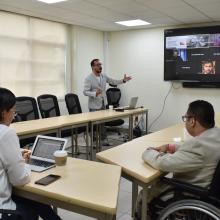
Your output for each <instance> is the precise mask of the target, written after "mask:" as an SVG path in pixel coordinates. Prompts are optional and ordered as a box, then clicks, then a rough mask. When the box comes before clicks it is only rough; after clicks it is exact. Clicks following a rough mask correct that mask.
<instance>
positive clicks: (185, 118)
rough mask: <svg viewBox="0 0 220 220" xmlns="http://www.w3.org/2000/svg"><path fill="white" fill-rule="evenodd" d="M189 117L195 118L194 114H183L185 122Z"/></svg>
mask: <svg viewBox="0 0 220 220" xmlns="http://www.w3.org/2000/svg"><path fill="white" fill-rule="evenodd" d="M188 118H194V116H192V115H183V116H182V120H183V122H186V120H187V119H188Z"/></svg>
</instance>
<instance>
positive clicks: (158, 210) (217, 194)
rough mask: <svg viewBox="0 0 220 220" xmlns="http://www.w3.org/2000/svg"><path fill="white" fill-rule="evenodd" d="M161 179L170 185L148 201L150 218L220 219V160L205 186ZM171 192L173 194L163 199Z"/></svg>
mask: <svg viewBox="0 0 220 220" xmlns="http://www.w3.org/2000/svg"><path fill="white" fill-rule="evenodd" d="M162 181H163V182H164V183H166V184H169V185H171V186H172V187H171V189H169V190H167V191H165V192H164V193H162V194H161V195H160V196H159V197H158V198H155V199H153V200H152V202H151V203H150V205H149V213H150V215H151V218H152V219H158V220H167V219H168V220H169V219H195V220H197V219H209V220H219V219H220V209H219V208H220V187H219V186H220V161H219V162H218V165H217V167H216V170H215V173H214V175H213V179H212V182H211V184H210V186H209V187H207V188H204V187H199V186H195V185H192V184H189V183H185V182H182V181H179V180H176V179H173V178H171V179H170V178H165V177H163V178H162ZM171 192H172V193H173V195H174V196H173V197H171V198H170V197H167V198H168V199H165V200H164V198H166V195H169V194H170V193H171ZM162 198H163V199H162ZM158 215H159V216H158ZM178 217H179V218H178Z"/></svg>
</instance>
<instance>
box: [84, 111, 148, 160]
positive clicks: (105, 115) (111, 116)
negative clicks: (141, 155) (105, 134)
mask: <svg viewBox="0 0 220 220" xmlns="http://www.w3.org/2000/svg"><path fill="white" fill-rule="evenodd" d="M88 114H90V115H89V118H90V121H91V123H90V126H91V133H90V135H91V136H90V138H91V149H90V152H91V153H92V155H91V158H92V159H94V156H93V132H94V126H95V125H96V126H99V127H98V133H99V134H100V133H101V127H100V126H101V124H103V123H105V122H109V121H114V120H117V119H123V118H128V119H129V140H132V139H133V119H134V117H135V116H137V115H140V114H145V115H146V134H147V127H148V109H146V108H137V109H133V110H125V111H123V112H118V111H114V110H109V109H107V110H101V111H96V112H90V113H88ZM99 151H101V135H99V141H98V142H96V152H99Z"/></svg>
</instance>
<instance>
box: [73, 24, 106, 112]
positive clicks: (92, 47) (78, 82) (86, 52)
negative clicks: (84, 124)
mask: <svg viewBox="0 0 220 220" xmlns="http://www.w3.org/2000/svg"><path fill="white" fill-rule="evenodd" d="M103 50H104V49H103V32H101V31H96V30H93V29H89V28H84V27H79V26H73V28H72V92H75V93H76V94H77V95H78V96H79V99H80V104H81V107H82V111H83V112H85V111H88V104H87V102H88V97H85V96H84V95H83V84H84V79H85V77H86V76H87V75H88V74H90V73H91V67H90V62H91V60H92V59H94V58H99V59H100V60H103Z"/></svg>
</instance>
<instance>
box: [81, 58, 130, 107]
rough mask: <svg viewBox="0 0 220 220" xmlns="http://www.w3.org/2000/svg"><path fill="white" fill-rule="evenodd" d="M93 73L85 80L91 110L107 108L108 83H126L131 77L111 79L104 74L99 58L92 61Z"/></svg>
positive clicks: (85, 93)
mask: <svg viewBox="0 0 220 220" xmlns="http://www.w3.org/2000/svg"><path fill="white" fill-rule="evenodd" d="M91 68H92V73H91V74H89V75H88V76H87V77H86V79H85V82H84V91H83V94H84V95H85V96H89V103H88V107H89V111H98V110H102V109H105V105H106V104H107V102H106V91H105V90H106V83H109V84H112V85H119V84H122V83H126V82H127V81H129V80H130V79H131V77H130V76H126V74H125V75H124V78H123V79H121V80H115V79H111V78H110V77H108V76H107V75H105V74H102V63H101V62H100V61H99V59H94V60H92V61H91Z"/></svg>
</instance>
